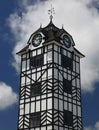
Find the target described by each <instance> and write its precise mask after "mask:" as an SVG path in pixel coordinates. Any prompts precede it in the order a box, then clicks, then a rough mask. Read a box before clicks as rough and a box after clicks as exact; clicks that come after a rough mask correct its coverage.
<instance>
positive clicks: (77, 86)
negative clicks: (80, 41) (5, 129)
mask: <svg viewBox="0 0 99 130" xmlns="http://www.w3.org/2000/svg"><path fill="white" fill-rule="evenodd" d="M36 34H40V35H41V36H42V39H41V41H40V44H39V45H37V46H33V44H32V42H33V40H32V39H33V37H34V36H35V35H36ZM64 35H66V36H67V37H68V38H69V40H70V42H71V46H69V47H66V46H65V45H64V42H63V41H62V38H63V36H64ZM67 41H68V40H67ZM74 46H75V43H74V41H73V39H72V36H71V35H70V34H69V33H67V32H66V31H65V30H64V29H63V28H62V29H59V28H57V27H56V26H55V25H54V24H53V23H52V21H51V22H50V23H49V24H48V25H47V26H46V27H44V28H41V27H40V28H39V29H38V30H37V31H36V32H34V33H33V34H32V35H31V36H30V39H29V41H28V44H27V46H26V47H24V48H23V49H22V50H21V51H19V52H18V53H17V54H18V55H19V56H21V73H20V98H19V114H18V130H82V110H81V82H80V59H81V58H83V57H84V55H83V54H81V53H80V52H79V51H78V50H77V49H76V48H75V47H74Z"/></svg>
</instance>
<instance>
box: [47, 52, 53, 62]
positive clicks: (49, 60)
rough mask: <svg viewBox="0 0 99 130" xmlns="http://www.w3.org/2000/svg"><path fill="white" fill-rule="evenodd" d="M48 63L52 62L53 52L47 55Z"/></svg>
mask: <svg viewBox="0 0 99 130" xmlns="http://www.w3.org/2000/svg"><path fill="white" fill-rule="evenodd" d="M47 61H48V62H52V52H48V53H47Z"/></svg>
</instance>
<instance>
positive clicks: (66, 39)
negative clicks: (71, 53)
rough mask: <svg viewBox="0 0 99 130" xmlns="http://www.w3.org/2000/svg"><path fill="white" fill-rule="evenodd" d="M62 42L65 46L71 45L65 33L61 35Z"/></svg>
mask: <svg viewBox="0 0 99 130" xmlns="http://www.w3.org/2000/svg"><path fill="white" fill-rule="evenodd" d="M63 43H64V45H65V46H66V47H67V48H70V47H71V40H70V38H69V37H68V36H67V35H64V36H63Z"/></svg>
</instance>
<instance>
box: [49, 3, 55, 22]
mask: <svg viewBox="0 0 99 130" xmlns="http://www.w3.org/2000/svg"><path fill="white" fill-rule="evenodd" d="M48 14H49V15H50V22H52V19H53V14H55V10H54V8H53V7H52V4H51V9H50V10H48Z"/></svg>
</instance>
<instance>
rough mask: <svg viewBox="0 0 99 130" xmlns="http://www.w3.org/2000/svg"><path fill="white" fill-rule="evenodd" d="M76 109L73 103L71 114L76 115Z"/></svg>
mask: <svg viewBox="0 0 99 130" xmlns="http://www.w3.org/2000/svg"><path fill="white" fill-rule="evenodd" d="M76 110H77V109H76V105H74V104H73V114H74V115H77V112H76Z"/></svg>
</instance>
